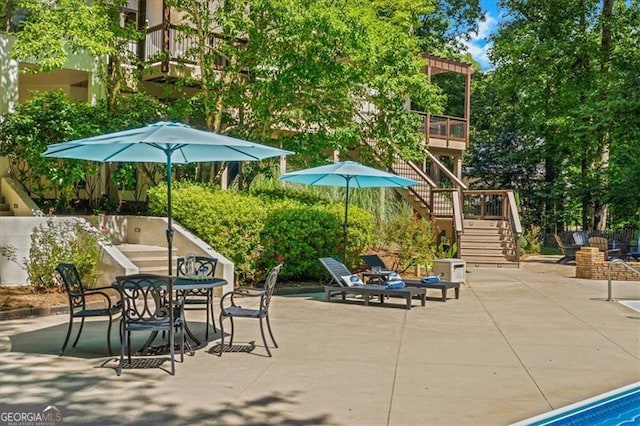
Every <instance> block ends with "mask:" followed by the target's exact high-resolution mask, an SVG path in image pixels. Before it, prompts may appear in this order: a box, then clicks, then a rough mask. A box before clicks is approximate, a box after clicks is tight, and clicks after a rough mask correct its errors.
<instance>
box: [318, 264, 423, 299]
mask: <svg viewBox="0 0 640 426" xmlns="http://www.w3.org/2000/svg"><path fill="white" fill-rule="evenodd" d="M319 260H320V263H322V265H323V266H324V267H325V269H326V270H327V272H329V275H331V281H330V283H329V285H325V286H324V296H325V300H326V301H327V302H329V301H331V298H332V297H333V296H336V295H340V296H341V297H342V300H346V296H347V294H354V295H361V296H362V297H363V299H364V304H365V305H367V306H368V305H369V299H370V298H371V296H374V297H376V296H377V297H378V298H379V300H380V303H381V304H382V303H383V302H384V298H385V296H394V297H403V298H404V299H405V300H406V302H407V304H406V308H407V309H411V301H412V299H413V298H414V297H419V298H420V302H421V303H422V306H425V304H426V294H427V292H426V289H424V288H418V287H409V286H407V287H404V288H388V287H387V286H386V285H384V284H382V285H364V284H362V280H360V279H359V277H358V281H357V282H358V283H357V284H352V282H351V280H350V278H352V277H357V275H355V274H352V273H351V271H350V270H349V269H348V268H347V267H346V266H345V265H344V264H343V263H341V262H338V261H337V260H336V259H334V258H332V257H322V258H320V259H319Z"/></svg>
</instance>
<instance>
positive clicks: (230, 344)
mask: <svg viewBox="0 0 640 426" xmlns="http://www.w3.org/2000/svg"><path fill="white" fill-rule="evenodd" d="M229 322H230V323H231V337H229V347H231V346H233V329H234V325H233V317H229Z"/></svg>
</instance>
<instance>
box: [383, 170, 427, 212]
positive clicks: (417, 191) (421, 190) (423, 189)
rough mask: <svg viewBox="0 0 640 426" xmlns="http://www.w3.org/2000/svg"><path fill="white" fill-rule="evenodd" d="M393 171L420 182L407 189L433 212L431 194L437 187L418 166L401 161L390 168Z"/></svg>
mask: <svg viewBox="0 0 640 426" xmlns="http://www.w3.org/2000/svg"><path fill="white" fill-rule="evenodd" d="M390 169H391V171H392V172H393V173H395V174H397V175H399V176H402V177H406V178H409V179H413V180H415V181H416V182H418V183H417V184H415V185H412V186H410V187H408V188H406V189H407V190H408V191H409V192H410V193H411V194H412V195H413V196H414V197H416V199H417V200H418V201H419V202H420V203H421V204H423V205H424V206H425V207H426V208H427V209H429V210H432V205H431V194H432V190H433V188H436V187H437V185H436V184H435V182H433V181H432V180H431V179H430V178H429V176H427V175H426V174H425V173H424V172H423V171H422V170H421V169H420V168H419V167H418V166H416V165H415V164H413V163H412V162H411V161H406V160H402V159H399V160H398V161H396V163H394V164H393V165H392V166H391V167H390Z"/></svg>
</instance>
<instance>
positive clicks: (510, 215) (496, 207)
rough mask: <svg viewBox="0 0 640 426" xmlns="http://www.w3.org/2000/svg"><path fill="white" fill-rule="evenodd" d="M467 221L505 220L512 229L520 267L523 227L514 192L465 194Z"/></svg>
mask: <svg viewBox="0 0 640 426" xmlns="http://www.w3.org/2000/svg"><path fill="white" fill-rule="evenodd" d="M463 194H464V195H463V201H464V203H463V209H464V217H465V219H479V220H492V219H493V220H504V221H507V222H508V223H509V225H510V228H511V234H512V236H513V243H514V247H515V253H514V254H515V257H516V262H517V263H518V266H519V265H520V237H521V236H522V225H521V223H520V214H519V213H518V208H517V205H516V200H515V196H514V194H513V191H510V190H485V191H475V190H468V191H464V192H463Z"/></svg>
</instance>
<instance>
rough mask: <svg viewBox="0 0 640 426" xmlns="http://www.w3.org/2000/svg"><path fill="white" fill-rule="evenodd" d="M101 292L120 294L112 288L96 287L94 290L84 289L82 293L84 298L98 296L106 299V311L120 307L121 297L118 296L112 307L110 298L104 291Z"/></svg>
mask: <svg viewBox="0 0 640 426" xmlns="http://www.w3.org/2000/svg"><path fill="white" fill-rule="evenodd" d="M103 290H116V292H118V295H120V292H119V291H118V290H117V289H115V288H113V287H96V288H91V289H86V290H85V291H84V295H85V296H93V295H100V296H102V297H104V298H105V299H106V301H107V302H106V303H107V309H111V308H115V307H118V306H120V307H121V306H122V296H120V299H119V300H118V301H117V302H116V304H115V305H113V303H111V296H109V294H107V292H106V291H103Z"/></svg>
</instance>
